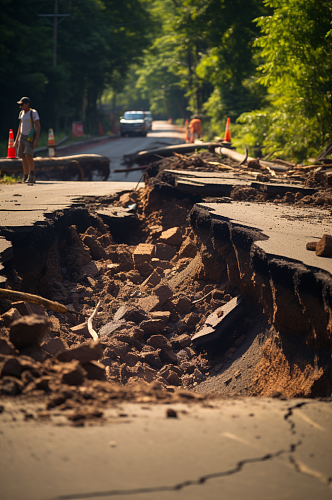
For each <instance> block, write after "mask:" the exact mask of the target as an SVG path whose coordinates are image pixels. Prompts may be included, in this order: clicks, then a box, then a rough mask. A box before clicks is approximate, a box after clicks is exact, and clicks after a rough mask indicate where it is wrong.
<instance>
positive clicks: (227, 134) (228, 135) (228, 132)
mask: <svg viewBox="0 0 332 500" xmlns="http://www.w3.org/2000/svg"><path fill="white" fill-rule="evenodd" d="M230 125H231V119H230V118H227V122H226V129H225V137H224V141H226V142H231V130H230Z"/></svg>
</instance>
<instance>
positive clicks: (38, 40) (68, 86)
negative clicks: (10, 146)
mask: <svg viewBox="0 0 332 500" xmlns="http://www.w3.org/2000/svg"><path fill="white" fill-rule="evenodd" d="M55 4H57V11H58V15H61V14H68V15H69V16H68V17H63V18H61V17H58V18H57V19H58V23H57V24H58V29H57V64H56V66H54V60H53V43H54V40H53V39H54V36H53V21H54V18H53V17H49V18H45V17H40V16H39V14H52V13H53V12H54V5H55ZM147 5H148V4H147V2H145V1H143V0H122V1H121V2H118V1H116V0H103V1H101V0H70V1H69V2H68V1H65V0H54V3H53V2H43V1H41V0H30V1H29V2H26V1H23V0H15V2H14V0H1V14H2V15H1V20H0V53H1V63H2V64H1V66H2V68H1V69H2V71H1V76H0V85H1V94H0V104H1V108H2V110H3V114H4V116H6V117H7V119H8V121H10V123H11V124H12V123H15V124H16V121H17V109H15V102H16V101H17V100H18V99H19V98H20V97H22V95H24V96H25V95H27V96H28V97H30V99H31V100H32V106H33V107H36V108H37V109H38V111H39V112H40V114H41V115H42V116H43V119H42V122H43V124H44V126H47V127H48V126H53V127H54V126H55V125H56V124H57V125H58V126H62V127H63V126H64V124H65V123H66V122H67V121H68V120H84V121H86V123H87V126H88V128H91V129H93V127H94V126H95V117H96V104H97V102H98V99H100V97H101V95H102V92H103V90H104V89H105V87H106V86H107V85H112V84H115V82H116V81H118V80H119V78H122V79H124V78H125V76H126V73H127V71H128V69H129V67H130V65H131V64H133V63H134V62H135V61H137V60H139V58H140V57H141V56H142V53H143V50H144V49H145V48H146V47H147V46H148V45H149V43H150V37H151V27H152V22H151V20H150V14H149V10H148V8H147ZM14 120H15V121H14ZM1 127H2V130H3V131H7V133H8V122H7V123H4V121H2V123H1Z"/></svg>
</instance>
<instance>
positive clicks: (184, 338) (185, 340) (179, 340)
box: [171, 333, 191, 349]
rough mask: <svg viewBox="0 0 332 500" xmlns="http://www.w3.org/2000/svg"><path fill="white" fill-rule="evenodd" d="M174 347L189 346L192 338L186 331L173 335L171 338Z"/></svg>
mask: <svg viewBox="0 0 332 500" xmlns="http://www.w3.org/2000/svg"><path fill="white" fill-rule="evenodd" d="M171 344H172V347H173V348H174V349H183V348H184V347H189V346H190V344H191V338H190V337H189V335H187V334H186V333H183V334H182V335H178V336H177V337H173V338H172V340H171Z"/></svg>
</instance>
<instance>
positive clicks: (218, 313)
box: [191, 296, 243, 345]
mask: <svg viewBox="0 0 332 500" xmlns="http://www.w3.org/2000/svg"><path fill="white" fill-rule="evenodd" d="M242 312H243V301H242V298H241V297H240V296H237V297H234V298H233V299H232V300H230V301H229V302H228V303H227V304H225V305H223V306H221V307H218V308H217V309H216V310H215V311H213V313H212V314H210V315H209V316H208V317H207V318H206V321H205V323H204V325H203V328H202V329H201V330H200V331H199V332H197V333H195V334H194V336H193V337H192V338H191V341H192V343H193V344H194V345H199V344H203V343H204V342H209V341H210V340H215V339H216V338H218V337H219V336H220V335H221V334H222V333H223V332H224V330H225V329H226V328H228V327H229V326H230V325H231V324H232V323H234V321H236V320H237V319H238V318H239V317H240V316H241V314H242Z"/></svg>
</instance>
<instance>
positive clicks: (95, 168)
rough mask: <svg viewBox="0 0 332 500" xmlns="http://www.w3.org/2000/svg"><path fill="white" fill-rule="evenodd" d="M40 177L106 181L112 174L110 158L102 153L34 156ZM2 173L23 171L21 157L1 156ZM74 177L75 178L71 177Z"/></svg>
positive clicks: (0, 167) (0, 166) (0, 169)
mask: <svg viewBox="0 0 332 500" xmlns="http://www.w3.org/2000/svg"><path fill="white" fill-rule="evenodd" d="M34 161H35V167H36V173H37V177H38V178H41V177H42V178H43V179H45V180H95V178H96V177H97V178H98V180H103V181H106V180H107V179H108V177H109V174H110V160H109V158H107V157H106V156H101V155H92V154H89V155H88V154H87V155H73V156H64V157H54V158H39V157H37V158H34ZM0 171H1V173H2V174H7V175H8V174H12V173H13V172H22V159H21V158H13V159H8V158H0ZM71 177H74V179H71Z"/></svg>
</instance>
